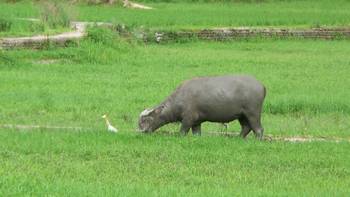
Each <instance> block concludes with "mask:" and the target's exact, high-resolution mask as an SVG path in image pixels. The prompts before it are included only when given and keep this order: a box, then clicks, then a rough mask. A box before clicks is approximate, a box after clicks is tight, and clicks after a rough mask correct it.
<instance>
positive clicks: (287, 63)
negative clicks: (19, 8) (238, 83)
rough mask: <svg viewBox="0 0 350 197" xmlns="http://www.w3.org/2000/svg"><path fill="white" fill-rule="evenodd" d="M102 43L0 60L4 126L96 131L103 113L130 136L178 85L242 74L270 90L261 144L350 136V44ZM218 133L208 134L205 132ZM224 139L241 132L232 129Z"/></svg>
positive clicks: (173, 128)
mask: <svg viewBox="0 0 350 197" xmlns="http://www.w3.org/2000/svg"><path fill="white" fill-rule="evenodd" d="M102 37H104V38H106V40H104V41H103V40H102V41H101V40H100V41H101V42H104V43H106V44H99V43H94V42H93V41H88V40H87V41H83V42H81V43H79V46H78V47H76V46H72V47H68V48H53V49H51V50H43V51H31V50H14V51H6V52H2V59H3V60H5V61H3V60H2V62H4V63H3V64H2V65H1V67H0V75H1V76H2V77H1V78H0V84H1V85H0V94H1V100H2V105H1V108H0V116H1V118H0V124H10V123H11V124H40V125H58V126H82V127H85V128H87V129H101V128H103V126H104V125H103V122H102V121H101V119H100V116H101V115H102V114H103V113H106V112H107V113H109V114H110V116H111V118H112V122H113V123H114V124H116V125H117V126H118V127H119V128H120V129H121V130H123V131H134V130H135V129H136V125H137V118H138V114H139V113H140V112H141V111H142V110H143V109H144V108H146V107H151V106H154V105H156V104H158V103H160V102H161V101H162V100H163V99H164V98H166V97H167V96H168V95H169V94H170V93H171V92H172V91H173V90H174V89H175V88H176V87H177V86H178V85H179V84H180V83H181V82H182V81H183V80H186V79H190V78H192V77H196V76H208V75H223V74H234V73H243V74H251V75H254V76H256V77H257V78H258V79H259V80H260V81H262V82H263V83H264V84H265V85H266V87H267V98H266V100H265V105H264V113H263V124H264V126H265V130H266V133H267V134H274V135H282V136H285V135H292V136H294V135H311V136H342V137H349V136H350V134H349V128H350V121H349V120H350V102H349V99H348V98H349V97H350V95H349V93H350V92H349V91H348V90H347V89H348V84H350V79H349V77H348V75H349V73H350V70H349V68H350V67H349V66H350V58H349V55H348V54H349V53H350V47H349V46H350V45H349V41H347V40H343V41H314V40H251V41H236V42H227V43H216V42H189V43H186V44H176V43H173V44H167V45H157V44H150V45H143V44H140V43H131V44H128V43H127V42H125V41H123V40H120V39H119V40H117V41H115V42H114V41H113V37H110V36H108V35H104V36H102ZM92 38H93V37H92ZM108 43H109V44H108ZM41 61H53V62H51V63H50V64H43V63H41ZM219 128H220V126H219V125H218V124H205V125H204V131H213V130H218V129H219ZM177 129H178V125H171V126H168V127H164V128H163V129H162V130H165V131H168V130H171V131H176V130H177ZM230 130H231V131H238V130H239V126H238V124H237V123H232V124H231V126H230Z"/></svg>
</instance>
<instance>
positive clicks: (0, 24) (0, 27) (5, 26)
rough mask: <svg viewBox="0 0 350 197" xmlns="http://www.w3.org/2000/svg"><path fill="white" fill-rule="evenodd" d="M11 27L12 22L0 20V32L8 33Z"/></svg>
mask: <svg viewBox="0 0 350 197" xmlns="http://www.w3.org/2000/svg"><path fill="white" fill-rule="evenodd" d="M11 26H12V21H10V20H7V19H4V18H0V32H2V31H9V30H10V29H11Z"/></svg>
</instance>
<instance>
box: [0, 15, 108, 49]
mask: <svg viewBox="0 0 350 197" xmlns="http://www.w3.org/2000/svg"><path fill="white" fill-rule="evenodd" d="M19 20H29V21H38V19H33V18H28V19H23V18H20V19H19ZM89 25H90V26H92V25H96V26H102V25H105V26H111V25H112V24H111V23H104V22H96V23H93V22H79V21H74V22H71V29H72V31H70V32H64V33H61V34H56V35H37V36H27V37H13V38H0V49H1V48H4V49H9V48H23V47H30V48H36V47H39V46H41V45H43V44H45V43H53V44H57V45H64V44H65V43H67V42H69V41H74V40H80V39H82V38H83V37H84V36H85V35H86V28H87V26H89Z"/></svg>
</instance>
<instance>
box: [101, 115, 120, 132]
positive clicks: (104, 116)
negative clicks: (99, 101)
mask: <svg viewBox="0 0 350 197" xmlns="http://www.w3.org/2000/svg"><path fill="white" fill-rule="evenodd" d="M102 118H104V119H105V121H106V126H107V130H108V131H110V132H113V133H117V132H118V129H116V128H115V127H113V126H112V125H111V123H110V122H109V120H108V117H107V115H106V114H105V115H103V116H102Z"/></svg>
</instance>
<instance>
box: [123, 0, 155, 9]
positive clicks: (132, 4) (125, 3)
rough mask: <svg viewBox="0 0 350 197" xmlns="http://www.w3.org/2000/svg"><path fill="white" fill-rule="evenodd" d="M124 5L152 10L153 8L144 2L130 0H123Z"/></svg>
mask: <svg viewBox="0 0 350 197" xmlns="http://www.w3.org/2000/svg"><path fill="white" fill-rule="evenodd" d="M123 4H124V7H126V8H134V9H144V10H151V9H153V8H152V7H148V6H145V5H142V4H138V3H133V2H131V1H128V0H124V1H123Z"/></svg>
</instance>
